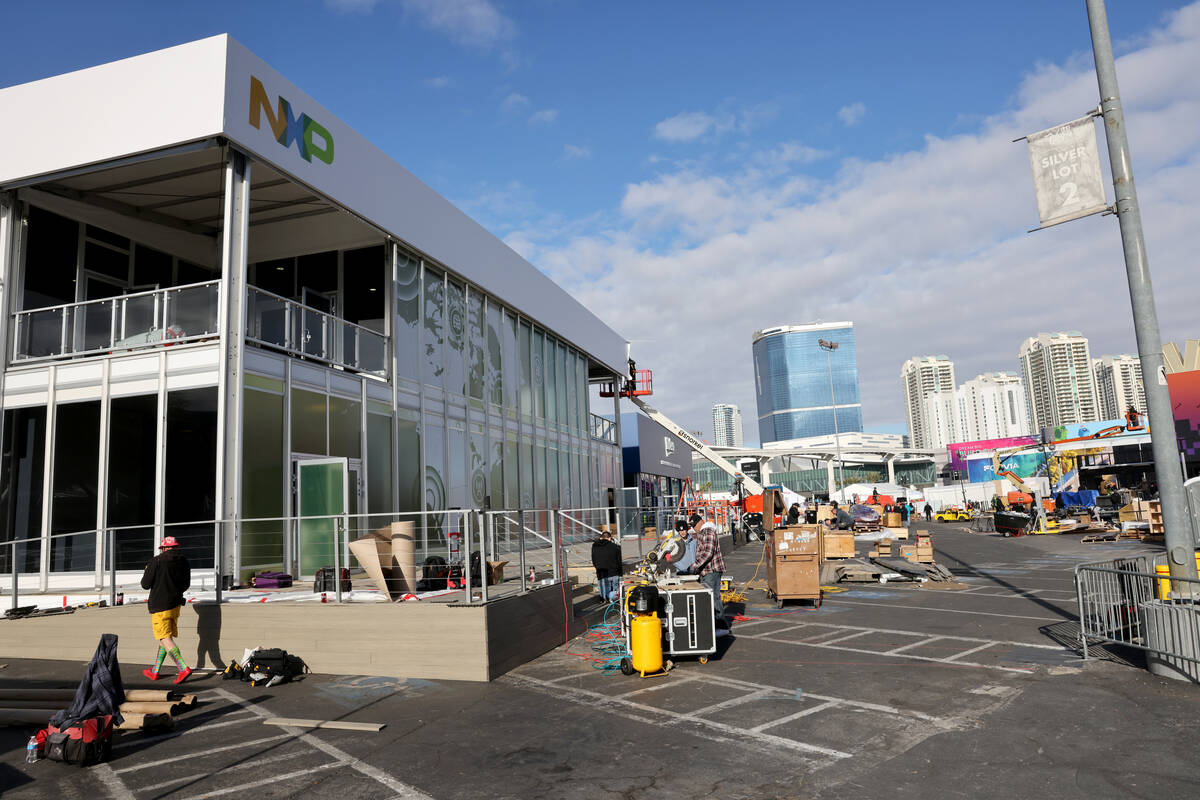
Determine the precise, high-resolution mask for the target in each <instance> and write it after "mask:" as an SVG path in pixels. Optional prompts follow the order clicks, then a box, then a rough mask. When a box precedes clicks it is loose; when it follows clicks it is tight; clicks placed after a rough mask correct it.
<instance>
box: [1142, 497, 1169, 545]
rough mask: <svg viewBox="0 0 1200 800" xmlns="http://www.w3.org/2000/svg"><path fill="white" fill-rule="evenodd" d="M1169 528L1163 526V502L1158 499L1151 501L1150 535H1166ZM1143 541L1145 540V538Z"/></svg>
mask: <svg viewBox="0 0 1200 800" xmlns="http://www.w3.org/2000/svg"><path fill="white" fill-rule="evenodd" d="M1166 533H1167V529H1166V528H1165V527H1163V516H1162V504H1161V503H1160V502H1158V501H1157V500H1151V501H1150V535H1151V536H1165V535H1166ZM1142 541H1145V539H1144V538H1143V540H1142Z"/></svg>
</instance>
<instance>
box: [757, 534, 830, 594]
mask: <svg viewBox="0 0 1200 800" xmlns="http://www.w3.org/2000/svg"><path fill="white" fill-rule="evenodd" d="M822 540H823V537H822V531H821V527H820V526H819V525H789V526H787V527H783V528H776V529H775V530H774V531H772V532H771V536H770V538H769V539H768V540H767V594H768V595H770V596H771V597H774V598H775V600H776V602H777V603H778V604H779V607H780V608H782V607H783V602H784V601H785V600H812V601H814V602H815V603H816V605H818V606H819V605H820V604H821V551H822V549H823V548H822V547H821V544H822Z"/></svg>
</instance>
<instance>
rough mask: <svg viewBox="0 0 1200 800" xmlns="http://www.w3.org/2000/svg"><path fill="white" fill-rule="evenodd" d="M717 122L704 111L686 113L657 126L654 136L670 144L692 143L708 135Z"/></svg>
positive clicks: (669, 118) (665, 120)
mask: <svg viewBox="0 0 1200 800" xmlns="http://www.w3.org/2000/svg"><path fill="white" fill-rule="evenodd" d="M716 122H717V121H716V120H715V119H714V118H713V117H711V116H709V115H708V114H705V113H704V112H703V111H685V112H683V113H682V114H676V115H675V116H673V117H668V118H667V119H664V120H663V121H662V122H660V123H658V124H657V125H655V126H654V135H655V136H656V137H657V138H659V139H663V140H664V141H668V142H690V141H692V140H693V139H699V138H700V137H701V136H703V135H704V134H706V133H708V131H709V130H710V129H712V128H713V127H714V126H715V125H716Z"/></svg>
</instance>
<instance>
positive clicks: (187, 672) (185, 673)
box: [172, 667, 192, 684]
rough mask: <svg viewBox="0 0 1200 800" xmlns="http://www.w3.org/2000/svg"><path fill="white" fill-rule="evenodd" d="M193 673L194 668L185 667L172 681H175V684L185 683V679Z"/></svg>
mask: <svg viewBox="0 0 1200 800" xmlns="http://www.w3.org/2000/svg"><path fill="white" fill-rule="evenodd" d="M191 674H192V668H191V667H184V668H183V669H181V670H179V674H178V675H176V676H175V680H174V681H172V683H175V684H180V683H183V682H184V681H186V680H187V678H188V675H191Z"/></svg>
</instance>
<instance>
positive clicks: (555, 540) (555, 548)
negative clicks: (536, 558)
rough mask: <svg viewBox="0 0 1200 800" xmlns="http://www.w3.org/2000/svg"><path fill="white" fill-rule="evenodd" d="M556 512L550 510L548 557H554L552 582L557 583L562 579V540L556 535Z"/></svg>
mask: <svg viewBox="0 0 1200 800" xmlns="http://www.w3.org/2000/svg"><path fill="white" fill-rule="evenodd" d="M557 516H558V514H557V512H556V511H555V510H554V509H550V555H552V556H553V557H554V582H555V583H558V582H559V581H561V580H562V579H563V577H562V540H561V538H560V537H559V533H558V519H557Z"/></svg>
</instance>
